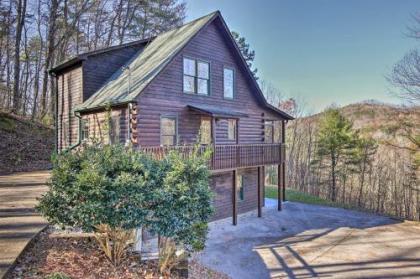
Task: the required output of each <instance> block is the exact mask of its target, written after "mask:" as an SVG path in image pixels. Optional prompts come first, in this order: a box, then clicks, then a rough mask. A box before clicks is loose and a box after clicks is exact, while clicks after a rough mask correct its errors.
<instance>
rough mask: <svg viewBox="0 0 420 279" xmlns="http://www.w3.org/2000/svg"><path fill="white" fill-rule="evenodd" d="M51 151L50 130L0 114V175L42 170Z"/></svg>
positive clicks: (51, 136)
mask: <svg viewBox="0 0 420 279" xmlns="http://www.w3.org/2000/svg"><path fill="white" fill-rule="evenodd" d="M53 150H54V130H53V129H51V128H49V127H46V126H44V125H41V124H39V123H35V122H32V121H28V120H25V119H22V118H20V117H17V116H14V115H10V114H6V113H3V112H0V173H1V174H6V173H11V172H17V171H29V170H39V169H46V168H48V167H49V166H50V158H51V154H52V152H53Z"/></svg>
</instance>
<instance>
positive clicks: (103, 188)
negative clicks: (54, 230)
mask: <svg viewBox="0 0 420 279" xmlns="http://www.w3.org/2000/svg"><path fill="white" fill-rule="evenodd" d="M159 176H160V174H159V165H158V163H157V162H154V161H153V160H151V159H150V158H149V157H147V156H145V155H143V154H141V153H139V152H136V151H133V150H131V149H125V148H124V147H123V146H119V145H113V146H111V145H106V146H103V147H101V146H98V145H94V146H84V147H83V148H82V149H80V150H78V151H75V152H63V153H60V154H59V155H56V156H55V157H54V158H53V171H52V178H51V183H50V185H49V187H50V189H49V191H48V192H47V193H46V194H45V195H44V196H43V197H42V199H41V201H40V204H39V206H38V209H39V210H40V212H41V213H42V214H43V215H44V216H45V217H46V218H47V219H48V221H49V222H50V223H52V224H59V225H62V226H74V227H80V228H82V229H83V230H84V231H86V232H92V231H93V232H95V233H96V237H97V240H98V242H99V244H100V245H101V247H102V248H103V249H104V251H105V254H106V255H107V256H108V258H109V259H110V260H111V262H112V263H113V264H115V265H118V264H119V262H120V260H121V256H122V255H123V254H124V250H125V247H126V246H127V240H128V239H130V237H129V236H130V235H131V233H132V232H131V231H130V230H133V229H135V228H137V227H140V226H142V225H143V224H144V223H145V222H146V216H148V215H149V214H150V206H149V200H150V195H153V191H154V189H155V188H156V187H157V182H158V181H160V180H159ZM125 231H127V232H125ZM130 240H131V239H130Z"/></svg>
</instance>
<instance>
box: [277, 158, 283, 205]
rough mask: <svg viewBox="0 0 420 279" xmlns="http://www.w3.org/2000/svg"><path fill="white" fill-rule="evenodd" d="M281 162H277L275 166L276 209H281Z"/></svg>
mask: <svg viewBox="0 0 420 279" xmlns="http://www.w3.org/2000/svg"><path fill="white" fill-rule="evenodd" d="M280 176H281V164H279V165H278V166H277V210H278V211H281V196H282V191H281V181H282V179H281V177H280Z"/></svg>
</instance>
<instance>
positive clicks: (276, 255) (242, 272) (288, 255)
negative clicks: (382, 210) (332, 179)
mask: <svg viewBox="0 0 420 279" xmlns="http://www.w3.org/2000/svg"><path fill="white" fill-rule="evenodd" d="M266 205H267V206H266V207H265V208H264V210H263V217H262V218H258V217H257V215H256V212H250V213H246V214H244V215H241V216H239V218H238V225H237V226H233V225H232V224H231V219H230V218H227V219H224V220H219V221H216V222H212V223H211V224H210V233H209V239H208V241H207V247H206V249H205V250H204V251H203V252H202V253H200V254H199V255H197V259H198V260H199V261H200V262H201V263H202V264H203V265H205V266H208V267H210V268H212V269H215V270H218V271H220V272H223V273H226V274H228V275H229V276H231V277H232V278H241V279H246V278H326V277H328V278H395V277H399V278H408V277H409V278H415V277H419V278H420V224H419V223H416V222H401V221H397V220H394V219H391V218H387V217H383V216H376V215H372V214H367V213H362V212H356V211H351V210H345V209H339V208H332V207H323V206H315V205H307V204H300V203H294V202H287V203H285V204H284V207H283V210H282V211H280V212H279V211H277V209H276V203H275V202H271V201H268V202H266Z"/></svg>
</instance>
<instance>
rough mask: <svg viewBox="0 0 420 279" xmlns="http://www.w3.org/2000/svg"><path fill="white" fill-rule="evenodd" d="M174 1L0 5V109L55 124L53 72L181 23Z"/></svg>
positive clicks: (25, 0) (17, 0) (47, 0)
mask: <svg viewBox="0 0 420 279" xmlns="http://www.w3.org/2000/svg"><path fill="white" fill-rule="evenodd" d="M185 9H186V4H185V3H184V2H180V1H176V0H144V1H143V0H140V1H138V0H4V1H3V0H2V1H0V108H1V109H3V110H5V111H9V112H12V113H14V114H18V115H22V116H26V117H30V118H31V119H33V120H42V122H43V123H45V124H52V123H53V115H52V112H53V111H54V94H51V92H54V91H53V88H54V83H53V80H52V79H51V77H50V76H49V74H48V70H49V69H50V68H52V66H54V65H57V64H59V63H60V62H63V61H65V60H66V59H69V58H71V57H73V56H75V55H77V54H80V53H84V52H88V51H94V50H96V49H99V48H104V47H107V46H111V45H118V44H122V43H125V42H129V41H133V40H140V39H143V38H149V37H152V36H154V35H156V34H158V33H160V32H163V31H165V30H168V29H171V28H173V27H176V26H179V25H181V24H182V23H183V22H184V18H185Z"/></svg>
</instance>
